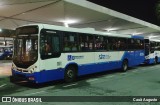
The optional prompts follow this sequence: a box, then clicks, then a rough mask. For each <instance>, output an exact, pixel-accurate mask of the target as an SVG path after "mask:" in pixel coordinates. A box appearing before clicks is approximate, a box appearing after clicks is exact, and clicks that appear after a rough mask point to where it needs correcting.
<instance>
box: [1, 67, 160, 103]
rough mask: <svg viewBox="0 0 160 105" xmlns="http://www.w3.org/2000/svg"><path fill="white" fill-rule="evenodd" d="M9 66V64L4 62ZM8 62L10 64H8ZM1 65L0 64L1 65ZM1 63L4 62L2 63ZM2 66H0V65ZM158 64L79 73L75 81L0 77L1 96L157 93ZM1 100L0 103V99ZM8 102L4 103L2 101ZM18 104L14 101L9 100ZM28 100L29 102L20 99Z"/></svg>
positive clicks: (158, 84) (159, 90) (159, 94)
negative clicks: (18, 79) (88, 73)
mask: <svg viewBox="0 0 160 105" xmlns="http://www.w3.org/2000/svg"><path fill="white" fill-rule="evenodd" d="M6 66H8V65H6ZM9 66H10V64H9ZM0 67H2V66H1V65H0ZM3 67H4V66H3ZM0 70H1V69H0ZM159 75H160V64H157V65H141V66H138V67H134V68H131V69H130V70H128V71H127V72H119V71H112V72H111V71H110V72H103V73H97V74H92V75H87V76H83V77H79V78H78V80H77V81H76V82H74V83H65V82H64V81H53V82H49V83H45V84H41V85H35V84H31V83H28V82H26V81H17V82H15V83H11V82H10V80H9V76H5V77H3V78H0V95H1V96H26V97H28V96H35V97H38V96H64V97H60V98H65V97H66V96H67V97H69V96H74V97H76V96H82V98H84V97H83V96H160V76H159ZM94 101H96V100H93V102H67V103H66V102H60V101H58V102H49V103H33V104H35V105H36V104H38V105H41V104H47V105H50V104H51V105H83V104H85V105H160V103H158V102H102V101H101V102H94ZM0 104H1V103H0ZM5 104H9V103H3V105H5ZM12 104H13V105H14V104H17V103H12ZM23 104H28V103H23Z"/></svg>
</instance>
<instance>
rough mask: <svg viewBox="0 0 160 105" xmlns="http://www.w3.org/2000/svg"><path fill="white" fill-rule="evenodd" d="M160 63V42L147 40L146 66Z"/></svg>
mask: <svg viewBox="0 0 160 105" xmlns="http://www.w3.org/2000/svg"><path fill="white" fill-rule="evenodd" d="M159 62H160V40H157V39H149V38H148V39H145V62H144V63H145V64H157V63H159Z"/></svg>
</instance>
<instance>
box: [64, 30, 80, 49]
mask: <svg viewBox="0 0 160 105" xmlns="http://www.w3.org/2000/svg"><path fill="white" fill-rule="evenodd" d="M77 38H78V37H77V33H74V32H64V35H63V51H65V52H69V51H70V52H74V51H79V49H78V46H77V45H78V39H77Z"/></svg>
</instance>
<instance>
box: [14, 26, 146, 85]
mask: <svg viewBox="0 0 160 105" xmlns="http://www.w3.org/2000/svg"><path fill="white" fill-rule="evenodd" d="M143 62H144V38H143V37H141V36H131V35H120V34H110V33H105V32H99V31H95V30H94V29H87V28H86V29H77V28H67V27H63V26H54V25H46V24H37V25H36V24H35V25H27V26H22V27H18V28H17V29H16V38H15V41H14V54H13V64H12V77H22V78H25V79H27V80H28V81H30V82H34V83H44V82H48V81H53V80H59V79H64V80H65V81H66V82H72V81H74V80H75V79H76V77H78V76H82V75H86V74H91V73H97V72H102V71H107V70H113V69H122V70H123V71H126V70H127V69H128V67H133V66H136V65H139V64H141V63H143Z"/></svg>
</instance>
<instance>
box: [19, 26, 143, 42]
mask: <svg viewBox="0 0 160 105" xmlns="http://www.w3.org/2000/svg"><path fill="white" fill-rule="evenodd" d="M29 25H38V26H39V27H40V28H41V29H42V28H45V29H54V30H61V31H68V32H78V33H87V34H97V35H104V36H113V37H125V38H138V39H144V38H143V36H139V35H136V36H135V35H134V36H132V35H129V34H116V33H109V32H103V31H96V30H95V29H94V28H73V27H64V26H56V25H49V24H28V25H23V26H29ZM23 26H21V27H23Z"/></svg>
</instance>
